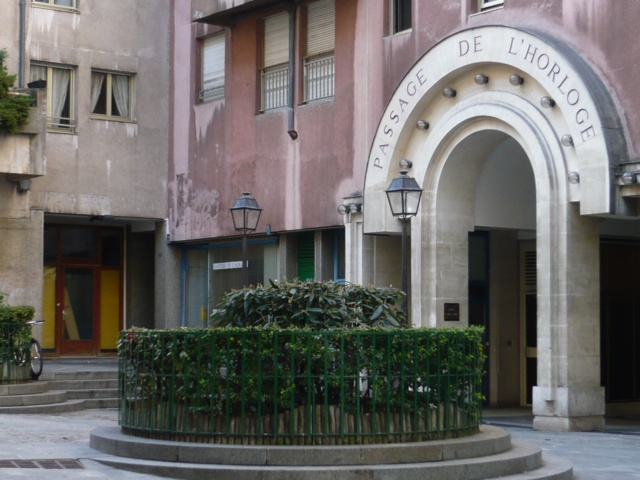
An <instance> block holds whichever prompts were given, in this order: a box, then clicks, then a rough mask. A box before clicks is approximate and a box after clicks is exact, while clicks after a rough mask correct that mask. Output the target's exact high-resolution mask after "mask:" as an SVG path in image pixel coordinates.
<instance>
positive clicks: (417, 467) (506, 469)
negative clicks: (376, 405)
mask: <svg viewBox="0 0 640 480" xmlns="http://www.w3.org/2000/svg"><path fill="white" fill-rule="evenodd" d="M95 460H96V461H98V462H100V463H102V464H104V465H108V466H110V467H114V468H118V469H121V470H127V471H132V472H138V473H146V474H152V475H157V476H161V477H171V478H179V479H184V480H199V479H201V478H215V479H216V480H237V479H238V478H242V479H243V480H283V479H296V480H335V479H337V478H339V479H340V480H378V479H380V480H387V479H393V480H415V479H417V478H420V479H424V480H432V479H438V480H448V479H460V478H464V479H467V480H475V479H482V478H499V477H504V476H508V475H511V476H513V475H516V474H521V475H528V473H527V472H528V471H529V470H535V469H537V468H540V467H542V466H543V464H542V462H541V450H540V447H538V446H537V445H532V444H524V443H514V444H513V447H512V448H511V449H510V450H509V451H508V452H504V453H500V454H497V455H491V456H488V457H480V458H470V459H463V460H447V461H440V462H423V463H406V464H386V465H385V464H372V465H340V466H330V465H327V466H323V467H322V468H319V467H317V466H281V465H279V466H271V465H263V466H252V465H207V464H201V463H177V462H162V461H155V460H154V461H151V460H139V459H131V458H123V457H114V456H103V457H98V458H96V459H95ZM550 473H553V472H550ZM553 474H554V475H555V473H553ZM562 475H563V476H559V477H558V476H556V477H544V476H543V477H507V478H523V479H524V478H556V479H558V480H559V479H563V480H564V479H570V478H571V472H570V471H569V472H568V473H565V474H562Z"/></svg>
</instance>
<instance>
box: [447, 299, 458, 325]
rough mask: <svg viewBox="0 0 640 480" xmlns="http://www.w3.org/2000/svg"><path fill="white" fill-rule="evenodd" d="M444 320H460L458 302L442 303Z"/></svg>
mask: <svg viewBox="0 0 640 480" xmlns="http://www.w3.org/2000/svg"><path fill="white" fill-rule="evenodd" d="M444 321H445V322H459V321H460V304H459V303H445V304H444Z"/></svg>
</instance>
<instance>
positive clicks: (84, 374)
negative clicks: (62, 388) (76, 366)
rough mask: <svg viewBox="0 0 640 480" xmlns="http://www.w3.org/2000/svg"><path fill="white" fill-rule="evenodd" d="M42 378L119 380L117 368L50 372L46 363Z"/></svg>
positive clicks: (49, 379) (46, 379) (48, 379)
mask: <svg viewBox="0 0 640 480" xmlns="http://www.w3.org/2000/svg"><path fill="white" fill-rule="evenodd" d="M43 370H44V371H43V373H42V375H41V376H40V380H45V381H51V380H117V379H118V371H117V370H87V371H79V372H71V371H68V372H50V371H49V372H48V371H47V370H46V364H45V367H44V369H43Z"/></svg>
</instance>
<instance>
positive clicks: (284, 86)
mask: <svg viewBox="0 0 640 480" xmlns="http://www.w3.org/2000/svg"><path fill="white" fill-rule="evenodd" d="M280 16H284V17H285V18H286V28H287V39H288V40H287V47H286V51H287V59H286V61H284V62H273V63H272V62H270V63H268V64H267V54H268V52H267V47H268V45H267V34H268V29H267V21H268V20H269V19H274V18H275V17H280ZM291 34H292V32H291V29H290V28H289V12H286V11H284V12H279V13H276V14H273V15H269V16H267V17H265V18H263V20H262V48H261V52H260V53H261V55H262V61H261V62H260V65H261V68H260V71H259V78H260V113H264V112H267V111H270V110H277V109H281V108H286V107H288V106H289V89H290V88H293V86H292V85H290V84H289V83H290V82H289V68H290V63H291V58H289V46H288V42H289V38H290V35H291ZM273 53H274V52H271V54H273ZM272 56H275V55H272ZM267 79H272V83H270V84H267V83H266V82H267V81H268V80H267ZM270 85H271V86H272V88H269V86H270ZM270 98H272V99H276V100H280V102H276V100H273V101H274V102H275V103H273V104H271V103H268V102H267V100H268V99H270Z"/></svg>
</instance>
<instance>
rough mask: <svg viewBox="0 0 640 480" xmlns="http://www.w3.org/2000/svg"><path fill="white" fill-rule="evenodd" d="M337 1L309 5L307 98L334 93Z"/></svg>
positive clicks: (306, 58) (305, 74)
mask: <svg viewBox="0 0 640 480" xmlns="http://www.w3.org/2000/svg"><path fill="white" fill-rule="evenodd" d="M334 49H335V1H334V0H320V1H317V2H314V3H310V4H309V6H308V9H307V52H306V56H305V58H304V101H305V102H308V101H311V100H318V99H320V98H327V97H333V93H334V83H335V56H334Z"/></svg>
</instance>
